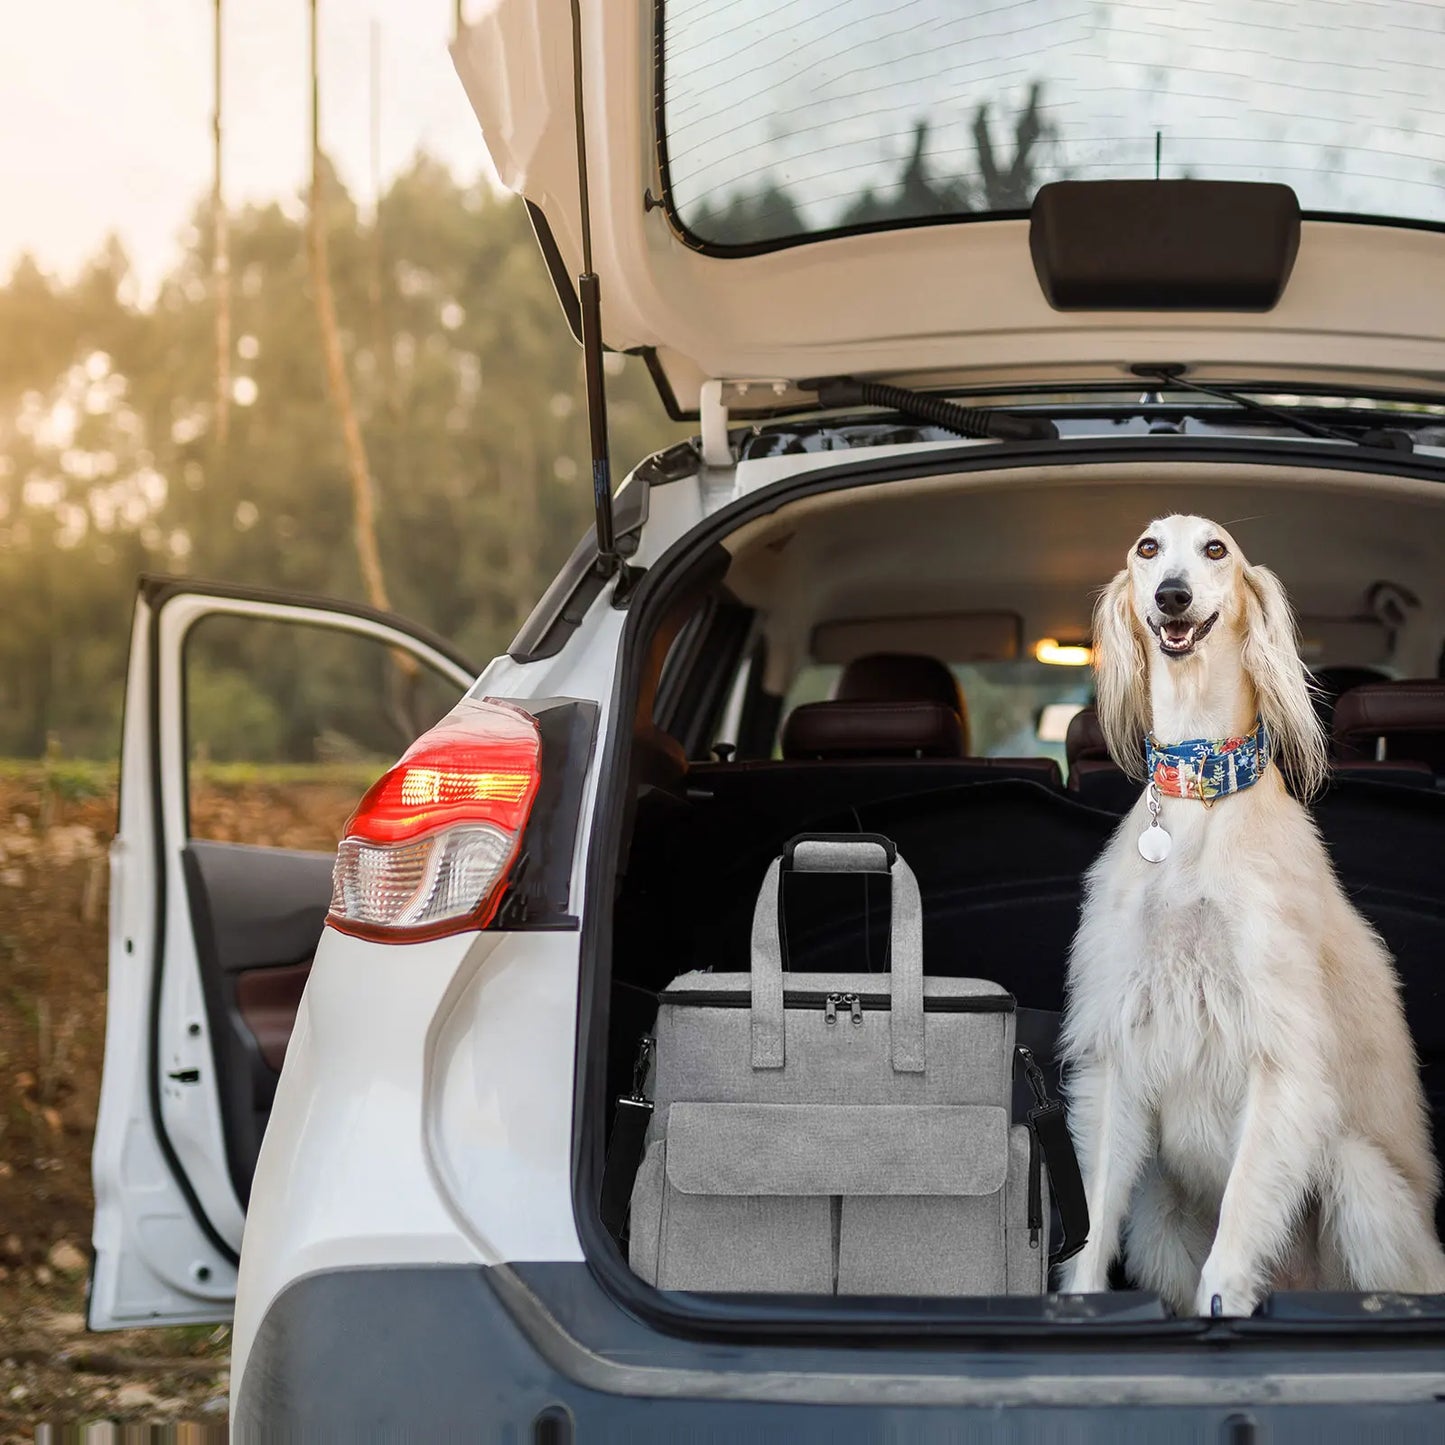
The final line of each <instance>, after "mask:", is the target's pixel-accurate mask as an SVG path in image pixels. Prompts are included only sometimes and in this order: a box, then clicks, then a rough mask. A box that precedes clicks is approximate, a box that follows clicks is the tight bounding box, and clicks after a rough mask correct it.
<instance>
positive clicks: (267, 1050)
mask: <svg viewBox="0 0 1445 1445" xmlns="http://www.w3.org/2000/svg"><path fill="white" fill-rule="evenodd" d="M310 975H311V964H310V962H309V961H308V962H306V963H294V964H290V965H287V966H286V967H284V968H248V969H246V970H245V971H244V972H243V973H238V974H237V975H236V1009H237V1012H239V1013H240V1015H241V1019H242V1021H243V1022H244V1023H245V1025H246V1027H247V1028H248V1029H250V1030H251V1032H252V1033H253V1034H254V1035H255V1037H256V1043H257V1045H258V1047H259V1048H260V1050H261V1057H262V1058H263V1059H264V1060H265V1061H266V1063H267V1065H268V1066H269V1067H271V1068H273V1069H275V1070H276V1072H277V1073H280V1072H281V1065H282V1064H283V1063H284V1062H285V1059H286V1045H287V1044H289V1043H290V1042H291V1030H292V1029H293V1028H295V1027H296V1010H297V1009H299V1008H300V1007H301V991H302V990H303V989H304V988H305V987H306V980H307V978H309V977H310Z"/></svg>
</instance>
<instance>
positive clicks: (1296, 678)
mask: <svg viewBox="0 0 1445 1445" xmlns="http://www.w3.org/2000/svg"><path fill="white" fill-rule="evenodd" d="M1243 576H1244V649H1243V658H1242V660H1243V663H1244V670H1245V672H1246V674H1248V676H1249V680H1250V681H1251V682H1252V683H1253V684H1254V691H1255V696H1256V697H1257V698H1258V700H1259V715H1260V717H1261V718H1263V719H1264V725H1265V726H1266V727H1267V728H1268V729H1269V735H1270V742H1271V746H1272V748H1273V750H1274V754H1275V758H1276V760H1277V761H1278V762H1279V765H1280V767H1281V768H1282V769H1283V771H1284V772H1285V773H1286V774H1287V775H1288V777H1289V779H1290V781H1291V782H1292V783H1293V784H1294V788H1295V791H1296V792H1297V793H1298V794H1299V795H1300V796H1301V797H1303V798H1311V797H1313V796H1314V795H1315V794H1316V793H1318V792H1319V790H1320V789H1321V788H1322V787H1324V785H1325V782H1326V781H1327V779H1328V777H1329V758H1328V754H1327V753H1326V751H1325V735H1324V730H1323V729H1322V728H1321V727H1320V721H1319V715H1318V714H1317V713H1316V711H1315V707H1314V702H1313V700H1312V696H1311V694H1312V691H1313V690H1314V682H1313V679H1311V677H1310V675H1309V671H1308V670H1307V669H1306V667H1305V665H1304V662H1303V661H1302V660H1301V659H1300V655H1299V633H1298V631H1297V630H1296V628H1295V620H1294V613H1293V611H1292V610H1291V608H1290V605H1289V598H1288V597H1287V596H1286V595H1285V590H1284V587H1283V585H1282V584H1281V583H1280V580H1279V578H1278V577H1276V576H1275V575H1274V573H1273V572H1271V571H1270V570H1269V568H1268V567H1246V568H1245V569H1244V573H1243Z"/></svg>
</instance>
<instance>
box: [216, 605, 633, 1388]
mask: <svg viewBox="0 0 1445 1445" xmlns="http://www.w3.org/2000/svg"><path fill="white" fill-rule="evenodd" d="M622 620H623V619H622V614H621V613H620V612H618V611H617V610H615V609H614V608H613V607H612V606H611V605H610V600H609V597H608V595H606V594H604V595H603V596H602V597H600V598H599V599H598V600H597V602H596V603H594V605H593V607H592V608H591V610H590V611H589V612H588V614H587V616H586V617H585V618H584V619H583V621H582V624H581V626H580V627H579V628H578V631H577V632H576V633H575V634H574V636H573V637H572V638H571V640H570V641H569V643H568V645H567V647H565V648H564V649H563V650H562V651H561V652H560V653H559V654H558V655H557V656H556V657H553V658H549V659H544V660H542V661H539V662H535V663H526V664H521V663H517V662H513V661H512V660H511V658H509V657H499V658H497V659H495V660H494V661H493V662H492V663H491V664H489V665H488V667H487V668H486V669H485V670H484V671H483V672H482V674H481V676H480V677H479V678H478V679H477V681H476V683H475V684H474V685H473V687H472V695H474V696H478V697H481V696H494V697H509V698H512V699H514V700H515V701H517V702H518V703H519V704H520V705H521V706H523V707H525V706H526V700H527V698H528V697H547V696H560V695H565V696H568V697H580V698H591V699H593V700H595V701H596V702H597V703H598V705H599V734H598V737H597V740H596V743H595V745H594V749H593V759H594V764H593V766H592V768H591V769H590V772H589V777H588V781H587V785H586V788H585V790H584V794H583V799H582V806H581V811H580V816H579V820H578V829H577V838H576V844H575V847H574V850H573V860H572V861H573V866H572V892H571V902H570V908H571V911H572V913H573V914H574V915H577V916H580V914H581V910H582V908H583V907H584V906H585V899H584V898H583V896H582V871H583V869H582V865H583V860H584V859H585V858H586V853H587V845H588V841H589V838H590V834H591V825H592V813H593V808H594V806H595V793H596V787H597V775H598V770H597V767H596V765H595V760H596V759H597V758H598V757H600V755H601V752H602V749H603V747H604V745H605V738H606V730H607V727H608V723H609V712H610V706H611V690H612V681H613V677H614V674H615V670H616V660H617V645H618V641H619V639H620V636H621V631H622ZM579 937H580V935H579V934H578V933H577V932H542V933H504V932H487V933H472V934H461V935H457V936H455V937H451V938H442V939H437V940H434V941H432V942H428V943H415V944H406V945H403V946H401V947H398V946H396V945H391V944H382V943H372V942H368V941H366V940H364V939H359V938H352V937H350V936H348V935H346V934H343V933H340V932H338V931H336V930H335V929H330V928H328V929H327V930H326V932H325V934H324V935H323V937H322V941H321V946H320V947H319V949H318V950H317V954H316V960H315V962H314V964H313V966H312V972H311V978H310V981H309V982H308V984H307V988H306V994H305V996H304V998H303V1000H302V1005H301V1013H300V1015H299V1016H298V1018H297V1025H296V1032H295V1033H294V1034H293V1035H292V1038H291V1044H290V1047H289V1048H288V1050H287V1053H286V1064H285V1067H284V1068H283V1069H282V1071H281V1080H280V1083H279V1085H278V1086H277V1091H276V1100H275V1103H274V1104H273V1106H272V1114H271V1123H270V1125H269V1126H268V1128H267V1131H266V1137H265V1140H264V1142H263V1143H262V1146H261V1155H260V1159H259V1160H258V1162H257V1166H256V1178H255V1182H254V1184H253V1186H252V1207H251V1212H250V1214H249V1216H248V1217H247V1220H246V1238H245V1249H244V1251H243V1253H242V1260H241V1278H240V1282H239V1285H238V1294H237V1304H236V1315H235V1325H234V1329H233V1332H232V1337H231V1360H232V1364H231V1378H232V1382H233V1390H234V1386H235V1385H236V1384H238V1382H239V1380H240V1378H241V1373H242V1371H243V1370H244V1368H245V1360H246V1356H247V1353H248V1352H249V1350H250V1347H251V1343H252V1341H253V1340H254V1338H255V1333H256V1330H257V1328H258V1327H259V1325H260V1322H261V1320H262V1318H263V1317H264V1315H265V1313H266V1310H267V1308H268V1307H269V1305H270V1304H271V1302H272V1301H273V1300H274V1299H275V1298H276V1296H277V1295H278V1294H279V1293H280V1291H281V1290H282V1289H284V1288H285V1287H286V1286H287V1285H288V1284H290V1283H291V1282H292V1281H293V1280H295V1279H298V1278H300V1277H301V1276H303V1275H305V1274H309V1273H312V1272H314V1271H316V1270H320V1269H339V1268H346V1267H353V1266H361V1265H367V1264H375V1263H393V1264H395V1263H411V1264H449V1263H459V1262H470V1263H479V1264H497V1263H501V1262H504V1261H506V1260H513V1259H527V1260H579V1259H581V1258H582V1248H581V1244H580V1243H579V1241H578V1239H577V1230H576V1225H575V1224H574V1222H573V1217H572V1187H571V1159H572V1087H573V1065H574V1049H575V1040H576V1027H577V1024H576V1019H577V971H578V959H579V952H578V950H579ZM233 1398H234V1394H233Z"/></svg>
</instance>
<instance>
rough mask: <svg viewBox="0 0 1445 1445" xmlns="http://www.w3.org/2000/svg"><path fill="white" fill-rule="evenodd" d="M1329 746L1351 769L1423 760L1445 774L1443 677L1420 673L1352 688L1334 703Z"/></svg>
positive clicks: (1427, 765)
mask: <svg viewBox="0 0 1445 1445" xmlns="http://www.w3.org/2000/svg"><path fill="white" fill-rule="evenodd" d="M1330 750H1331V752H1332V753H1333V754H1334V756H1335V758H1336V759H1337V761H1338V762H1339V763H1341V764H1345V765H1346V766H1347V767H1348V768H1349V770H1351V771H1354V770H1356V769H1355V766H1354V765H1357V764H1359V763H1362V762H1369V761H1380V762H1388V763H1390V764H1392V765H1396V766H1398V765H1400V764H1416V765H1419V764H1423V765H1424V766H1426V767H1428V768H1429V769H1430V771H1431V772H1432V773H1433V774H1434V775H1435V776H1436V777H1437V778H1440V777H1445V680H1442V679H1439V678H1430V677H1422V678H1411V679H1409V680H1407V681H1404V682H1372V683H1367V684H1366V685H1365V686H1364V687H1353V688H1351V689H1350V690H1349V691H1348V692H1346V693H1343V694H1342V695H1341V696H1340V699H1339V701H1338V702H1336V704H1335V713H1334V722H1333V726H1332V728H1331V734H1330ZM1408 771H1415V772H1418V771H1420V769H1419V767H1418V766H1417V767H1414V768H1411V769H1409V770H1408Z"/></svg>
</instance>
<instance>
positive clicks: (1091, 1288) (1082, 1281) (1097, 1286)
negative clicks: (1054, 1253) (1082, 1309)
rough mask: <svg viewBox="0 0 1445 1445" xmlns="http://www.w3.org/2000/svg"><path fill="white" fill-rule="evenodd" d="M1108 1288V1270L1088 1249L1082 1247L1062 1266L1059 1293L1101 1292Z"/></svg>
mask: <svg viewBox="0 0 1445 1445" xmlns="http://www.w3.org/2000/svg"><path fill="white" fill-rule="evenodd" d="M1108 1288H1109V1271H1108V1269H1107V1268H1106V1267H1102V1266H1101V1265H1100V1263H1099V1258H1098V1256H1097V1255H1095V1254H1094V1252H1093V1251H1092V1250H1090V1249H1087V1248H1086V1249H1084V1250H1083V1251H1081V1252H1080V1253H1079V1254H1077V1255H1076V1256H1075V1257H1074V1258H1073V1259H1072V1260H1070V1262H1069V1263H1068V1264H1066V1265H1065V1266H1064V1274H1063V1279H1062V1280H1061V1281H1060V1283H1059V1293H1060V1294H1103V1293H1104V1291H1105V1290H1107V1289H1108Z"/></svg>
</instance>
